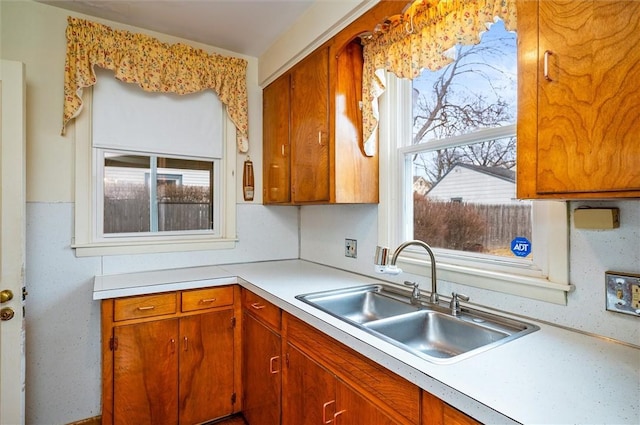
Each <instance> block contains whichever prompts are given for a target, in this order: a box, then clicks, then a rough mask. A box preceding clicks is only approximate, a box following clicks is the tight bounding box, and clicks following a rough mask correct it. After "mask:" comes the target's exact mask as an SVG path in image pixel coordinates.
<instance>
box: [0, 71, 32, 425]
mask: <svg viewBox="0 0 640 425" xmlns="http://www.w3.org/2000/svg"><path fill="white" fill-rule="evenodd" d="M0 92H1V93H2V96H1V97H2V104H1V106H0V128H1V129H2V136H1V137H2V138H1V139H0V183H1V185H0V301H2V302H1V303H0V406H2V408H0V424H1V425H9V424H11V425H15V424H24V423H25V414H24V410H25V409H24V391H25V388H24V385H25V360H24V340H25V334H24V329H25V328H24V314H23V311H24V300H23V287H24V270H25V228H26V226H25V208H26V199H25V85H24V65H23V64H22V63H19V62H13V61H5V60H2V62H1V64H0Z"/></svg>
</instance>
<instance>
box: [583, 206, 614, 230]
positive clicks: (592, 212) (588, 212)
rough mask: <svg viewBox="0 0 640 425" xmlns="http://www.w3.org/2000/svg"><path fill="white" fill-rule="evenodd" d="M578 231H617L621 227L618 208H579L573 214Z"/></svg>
mask: <svg viewBox="0 0 640 425" xmlns="http://www.w3.org/2000/svg"><path fill="white" fill-rule="evenodd" d="M573 224H574V226H575V228H576V229H600V230H606V229H616V228H618V227H620V210H619V209H618V208H577V209H575V210H574V212H573Z"/></svg>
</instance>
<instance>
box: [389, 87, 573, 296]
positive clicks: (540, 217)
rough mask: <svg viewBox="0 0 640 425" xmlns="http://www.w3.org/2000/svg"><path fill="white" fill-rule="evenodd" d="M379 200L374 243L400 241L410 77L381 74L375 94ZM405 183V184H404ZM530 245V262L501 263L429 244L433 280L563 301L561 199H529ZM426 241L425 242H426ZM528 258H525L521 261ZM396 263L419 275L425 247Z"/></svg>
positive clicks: (565, 272)
mask: <svg viewBox="0 0 640 425" xmlns="http://www.w3.org/2000/svg"><path fill="white" fill-rule="evenodd" d="M379 110H380V117H381V119H380V123H379V138H380V204H379V206H378V244H379V245H383V246H389V247H391V248H392V249H393V248H394V247H396V246H398V245H399V244H400V243H402V242H403V240H401V238H402V235H403V231H404V225H403V223H402V222H401V221H402V217H404V214H403V213H404V211H403V209H404V208H405V207H406V202H405V200H404V198H405V196H406V193H408V191H410V190H411V188H407V187H405V181H407V179H406V178H403V177H402V176H404V175H405V170H404V167H405V158H404V154H403V150H402V149H401V145H400V143H398V141H400V140H410V139H411V135H412V129H411V120H410V119H406V117H407V116H411V113H412V111H411V82H410V81H409V80H401V79H399V78H397V77H395V76H394V75H392V74H388V75H387V90H386V91H385V93H384V94H383V95H382V96H381V97H380V109H379ZM407 184H408V183H407ZM532 205H533V216H534V221H533V228H532V236H533V238H532V239H533V241H534V244H533V246H532V250H533V258H534V259H535V265H534V266H529V265H525V263H524V262H523V263H522V265H518V264H517V263H518V262H517V261H515V262H514V263H513V264H505V263H504V262H500V261H499V260H488V259H487V258H486V256H485V257H482V258H480V257H479V258H477V259H473V258H471V257H469V256H465V257H464V258H461V257H457V256H456V255H453V251H451V250H444V249H436V248H434V252H435V257H436V263H437V270H438V271H437V273H438V275H437V277H438V280H443V281H447V282H452V283H457V284H462V285H467V286H472V287H477V288H483V289H489V290H493V291H498V292H504V293H508V294H513V295H518V296H523V297H527V298H532V299H537V300H542V301H547V302H551V303H555V304H561V305H566V303H567V293H568V292H570V291H572V290H573V286H572V285H571V284H569V236H568V235H569V233H568V230H569V224H568V222H569V215H568V209H567V208H568V206H567V203H566V202H564V201H537V200H536V201H533V202H532ZM426 242H427V243H428V242H429V241H426ZM527 263H528V262H527ZM397 265H398V266H399V267H401V268H402V269H403V270H405V271H407V272H409V273H413V274H418V275H420V274H424V271H425V270H427V268H426V267H427V266H428V257H427V255H426V253H425V252H420V251H409V250H406V253H405V252H403V254H402V255H401V256H400V257H399V258H398V262H397Z"/></svg>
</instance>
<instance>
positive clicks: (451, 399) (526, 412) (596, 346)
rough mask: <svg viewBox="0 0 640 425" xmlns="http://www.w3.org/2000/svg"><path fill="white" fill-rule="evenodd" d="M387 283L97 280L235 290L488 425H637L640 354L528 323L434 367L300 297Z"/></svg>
mask: <svg viewBox="0 0 640 425" xmlns="http://www.w3.org/2000/svg"><path fill="white" fill-rule="evenodd" d="M380 282H383V281H381V280H377V279H375V278H372V277H368V276H362V275H358V274H354V273H349V272H346V271H343V270H338V269H335V268H331V267H328V266H323V265H319V264H315V263H310V262H306V261H302V260H286V261H269V262H260V263H247V264H233V265H221V266H206V267H193V268H185V269H173V270H159V271H153V272H140V273H129V274H121V275H111V276H109V275H105V276H96V278H95V282H94V299H96V300H98V299H106V298H116V297H122V296H130V295H140V294H148V293H157V292H164V291H173V290H181V289H191V288H202V287H208V286H218V285H226V284H231V283H238V284H240V285H242V286H244V287H246V288H247V289H249V290H251V291H253V292H255V293H256V294H258V295H260V296H262V297H263V298H265V299H266V300H268V301H270V302H272V303H273V304H275V305H277V306H278V307H280V308H281V309H282V310H284V311H287V312H288V313H291V314H293V315H294V316H296V317H298V318H300V319H301V320H303V321H305V322H307V323H309V324H310V325H312V326H314V327H316V328H317V329H319V330H321V331H323V332H325V333H326V334H328V335H330V336H331V337H333V338H334V339H336V340H338V341H340V342H342V343H344V344H345V345H347V346H349V347H351V348H353V349H354V350H356V351H358V352H360V353H361V354H363V355H365V356H367V357H369V358H370V359H372V360H374V361H376V362H378V363H379V364H381V365H383V366H385V367H387V368H388V369H390V370H392V371H393V372H395V373H397V374H398V375H400V376H402V377H404V378H405V379H407V380H409V381H411V382H413V383H414V384H416V385H418V386H419V387H421V388H422V389H424V390H426V391H428V392H430V393H432V394H434V395H436V396H437V397H439V398H441V399H442V400H444V401H445V402H447V403H449V404H451V405H452V406H454V407H456V408H457V409H459V410H461V411H463V412H465V413H466V414H467V415H469V416H472V417H474V418H476V419H477V420H479V421H481V422H483V423H488V424H497V423H504V424H513V423H524V424H605V423H607V424H636V425H637V424H640V350H639V349H637V348H634V347H630V346H627V345H624V344H619V343H616V342H612V341H608V340H606V339H604V338H598V337H593V336H589V335H585V334H582V333H579V332H572V331H569V330H566V329H562V328H558V327H555V326H550V325H547V324H544V323H537V322H536V321H535V320H528V321H529V322H532V323H535V324H537V325H538V326H540V330H538V331H536V332H534V333H532V334H529V335H525V336H524V337H522V338H519V339H516V340H514V341H511V342H509V343H507V344H503V345H500V346H498V347H494V348H492V349H490V350H488V351H485V352H482V353H479V354H477V355H475V356H472V357H470V358H467V359H464V360H461V361H459V362H456V363H452V364H445V365H443V364H435V363H431V362H428V361H426V360H424V359H421V358H419V357H417V356H415V355H413V354H411V353H408V352H406V351H404V350H402V349H400V348H398V347H396V346H394V345H393V344H390V343H387V342H385V341H383V340H381V339H379V338H377V337H375V336H374V335H372V334H370V333H368V332H365V331H363V330H360V329H358V328H357V327H355V326H352V325H349V324H347V323H345V322H343V321H341V320H339V319H337V318H335V317H333V316H331V315H329V314H326V313H324V312H322V311H320V310H318V309H316V308H314V307H312V306H310V305H308V304H305V303H303V302H302V301H299V300H297V299H296V298H295V296H296V295H300V294H304V293H309V292H316V291H324V290H329V289H337V288H345V287H351V286H359V285H364V284H370V283H380ZM463 304H464V303H463ZM502 315H504V316H507V317H508V315H506V314H502Z"/></svg>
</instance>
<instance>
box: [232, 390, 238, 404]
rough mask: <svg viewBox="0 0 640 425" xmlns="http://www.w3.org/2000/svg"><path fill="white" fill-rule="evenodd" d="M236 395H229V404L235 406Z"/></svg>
mask: <svg viewBox="0 0 640 425" xmlns="http://www.w3.org/2000/svg"><path fill="white" fill-rule="evenodd" d="M236 398H237V396H236V393H233V394H231V404H236Z"/></svg>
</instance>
